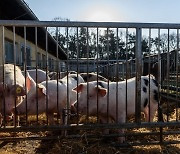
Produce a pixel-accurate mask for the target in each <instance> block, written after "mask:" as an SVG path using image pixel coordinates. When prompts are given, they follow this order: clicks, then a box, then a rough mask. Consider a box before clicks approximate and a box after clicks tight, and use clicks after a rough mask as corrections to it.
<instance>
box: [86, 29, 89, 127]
mask: <svg viewBox="0 0 180 154" xmlns="http://www.w3.org/2000/svg"><path fill="white" fill-rule="evenodd" d="M86 45H87V76H88V77H89V30H88V27H87V31H86ZM88 77H87V80H88ZM88 82H89V81H87V95H88V96H87V98H88V99H87V119H86V120H87V122H88V123H89V83H88Z"/></svg>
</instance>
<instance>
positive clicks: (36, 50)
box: [35, 27, 38, 124]
mask: <svg viewBox="0 0 180 154" xmlns="http://www.w3.org/2000/svg"><path fill="white" fill-rule="evenodd" d="M37 35H38V34H37V27H35V45H36V47H35V52H36V110H37V111H36V123H37V124H38V85H37V81H38V79H37V78H38V73H37V63H38V58H37V57H38V49H37V46H38V45H37V41H38V40H37Z"/></svg>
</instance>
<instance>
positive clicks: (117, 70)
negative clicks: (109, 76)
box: [116, 28, 119, 123]
mask: <svg viewBox="0 0 180 154" xmlns="http://www.w3.org/2000/svg"><path fill="white" fill-rule="evenodd" d="M118 30H119V29H118V28H116V39H117V40H116V64H117V65H116V123H118V117H119V114H118V108H119V105H118V102H119V99H118V96H119V95H118V93H119V86H118V85H119V84H118V83H119V61H118V59H119V57H118V51H119V37H118V36H119V35H118V32H119V31H118Z"/></svg>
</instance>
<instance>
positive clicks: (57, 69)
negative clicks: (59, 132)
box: [56, 27, 62, 121]
mask: <svg viewBox="0 0 180 154" xmlns="http://www.w3.org/2000/svg"><path fill="white" fill-rule="evenodd" d="M58 37H59V36H58V27H56V73H57V74H56V75H57V76H56V77H57V96H56V97H57V121H58V116H59V115H60V111H59V86H58V85H59V65H58V63H59V50H58V47H59V43H58V41H59V39H58ZM61 120H62V119H61Z"/></svg>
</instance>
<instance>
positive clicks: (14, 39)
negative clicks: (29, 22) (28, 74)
mask: <svg viewBox="0 0 180 154" xmlns="http://www.w3.org/2000/svg"><path fill="white" fill-rule="evenodd" d="M13 51H14V86H15V87H16V30H15V26H13ZM14 93H15V94H14V96H15V97H14V106H15V111H16V104H17V102H16V91H15V92H14ZM14 116H15V117H14V122H15V123H14V127H16V120H17V119H16V113H15V115H14Z"/></svg>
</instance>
